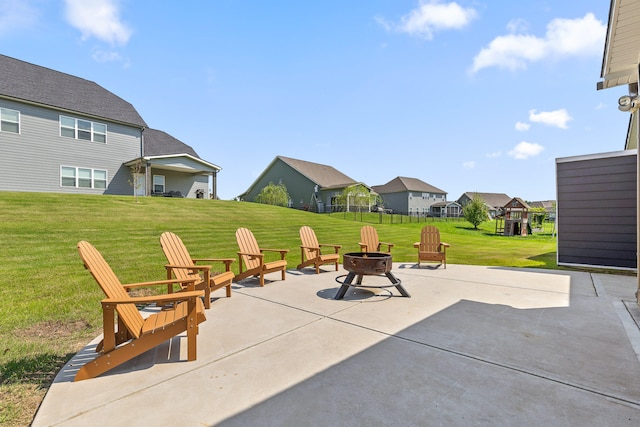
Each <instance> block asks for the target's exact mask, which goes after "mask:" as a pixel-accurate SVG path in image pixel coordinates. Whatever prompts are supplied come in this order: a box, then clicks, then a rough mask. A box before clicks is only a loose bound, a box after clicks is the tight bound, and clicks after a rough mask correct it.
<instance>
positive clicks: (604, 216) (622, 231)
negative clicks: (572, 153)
mask: <svg viewBox="0 0 640 427" xmlns="http://www.w3.org/2000/svg"><path fill="white" fill-rule="evenodd" d="M556 182H557V187H558V188H557V196H558V203H557V209H558V217H557V226H558V264H565V265H589V266H602V267H619V268H636V154H635V151H632V152H629V151H624V152H615V153H604V154H596V155H590V156H580V157H572V158H564V159H556Z"/></svg>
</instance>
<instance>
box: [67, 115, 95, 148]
mask: <svg viewBox="0 0 640 427" xmlns="http://www.w3.org/2000/svg"><path fill="white" fill-rule="evenodd" d="M65 120H67V121H71V120H73V126H70V125H69V124H67V125H63V124H62V122H63V121H65ZM58 124H59V127H60V136H62V137H64V138H74V139H80V140H83V141H91V142H98V143H101V144H106V143H107V125H106V124H105V123H98V122H92V121H90V120H84V119H76V118H75V117H69V116H63V115H62V114H61V115H60V119H59V121H58ZM64 130H67V132H70V131H72V132H73V136H71V135H65V134H64V133H63V131H64ZM83 135H87V136H88V138H86V137H85V138H83V137H82V136H83Z"/></svg>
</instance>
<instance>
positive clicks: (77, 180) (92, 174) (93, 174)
mask: <svg viewBox="0 0 640 427" xmlns="http://www.w3.org/2000/svg"><path fill="white" fill-rule="evenodd" d="M65 170H66V171H69V170H73V176H71V175H65V174H64V172H65ZM86 172H89V177H88V178H87V177H81V173H86ZM101 175H104V178H102V176H101ZM108 177H109V173H108V171H107V170H106V169H93V168H83V167H78V166H67V165H62V166H60V187H66V188H89V189H93V190H106V188H107V181H108ZM65 178H66V180H70V179H73V185H67V184H65ZM86 180H89V186H86V185H81V183H83V182H84V181H86ZM96 184H98V185H96Z"/></svg>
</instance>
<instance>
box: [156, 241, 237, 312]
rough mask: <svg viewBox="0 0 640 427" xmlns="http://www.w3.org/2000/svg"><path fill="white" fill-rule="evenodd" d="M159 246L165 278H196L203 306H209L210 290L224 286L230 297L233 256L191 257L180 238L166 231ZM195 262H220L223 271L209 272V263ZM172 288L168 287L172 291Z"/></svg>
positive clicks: (196, 286)
mask: <svg viewBox="0 0 640 427" xmlns="http://www.w3.org/2000/svg"><path fill="white" fill-rule="evenodd" d="M160 246H162V251H163V252H164V255H165V257H167V262H168V264H167V265H165V268H166V269H167V279H171V278H173V277H174V276H175V278H176V279H196V285H195V288H196V289H197V290H203V291H204V307H205V308H207V309H209V308H211V292H213V291H216V290H218V289H221V288H226V291H227V297H228V298H229V297H231V282H232V281H233V278H234V274H233V272H232V271H231V263H232V262H233V261H234V259H233V258H191V255H189V251H188V250H187V247H186V246H185V245H184V243H183V242H182V239H180V237H178V236H177V235H175V234H174V233H171V232H170V231H166V232H164V233H162V235H161V236H160ZM197 262H222V263H224V266H225V271H224V272H222V273H219V274H213V273H212V272H211V268H212V266H211V265H196V263H197ZM172 291H173V289H169V292H172Z"/></svg>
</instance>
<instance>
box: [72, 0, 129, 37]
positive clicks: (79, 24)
mask: <svg viewBox="0 0 640 427" xmlns="http://www.w3.org/2000/svg"><path fill="white" fill-rule="evenodd" d="M65 3H66V5H67V8H66V11H65V16H66V18H67V21H68V22H69V24H71V25H72V26H74V27H75V28H77V29H78V30H80V32H81V33H82V39H83V40H86V39H88V38H90V37H95V38H97V39H98V40H102V41H104V42H107V43H110V44H111V45H124V44H126V43H127V42H128V41H129V38H130V37H131V33H132V31H131V29H130V28H129V27H128V26H127V25H125V24H124V23H123V22H122V21H121V20H120V11H119V9H118V6H119V1H118V0H91V1H86V0H65Z"/></svg>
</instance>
